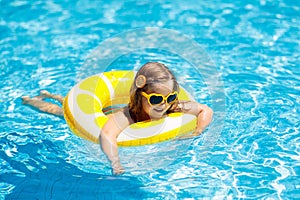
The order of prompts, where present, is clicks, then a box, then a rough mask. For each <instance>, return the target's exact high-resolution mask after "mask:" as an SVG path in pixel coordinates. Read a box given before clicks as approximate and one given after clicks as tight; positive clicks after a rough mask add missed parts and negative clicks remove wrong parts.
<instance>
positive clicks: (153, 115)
mask: <svg viewBox="0 0 300 200" xmlns="http://www.w3.org/2000/svg"><path fill="white" fill-rule="evenodd" d="M163 116H164V114H163V113H153V114H152V115H151V119H154V120H158V119H161V118H162V117H163Z"/></svg>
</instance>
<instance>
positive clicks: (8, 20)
mask: <svg viewBox="0 0 300 200" xmlns="http://www.w3.org/2000/svg"><path fill="white" fill-rule="evenodd" d="M232 2H233V1H228V0H213V1H179V0H175V1H156V2H150V1H149V2H146V1H139V2H138V3H137V2H134V1H127V2H122V1H111V2H109V3H108V2H102V1H94V0H78V1H67V0H56V1H54V0H51V1H29V0H0V8H1V9H0V76H1V82H0V94H1V95H0V102H1V103H0V111H1V115H0V161H1V162H0V163H1V165H0V199H82V198H85V199H202V198H206V199H300V182H299V179H300V133H299V128H300V121H299V116H300V95H299V94H300V68H299V67H300V60H299V57H300V52H299V49H300V36H299V35H300V34H299V33H300V28H299V27H300V2H299V1H296V0H295V1H292V0H275V1H271V0H254V1H248V0H246V1H241V2H235V3H232ZM200 47H201V48H200ZM153 60H154V61H161V62H164V63H165V64H167V65H168V66H170V68H171V69H172V70H173V71H174V73H175V74H176V76H177V78H178V80H179V82H180V83H181V84H183V85H184V86H185V87H186V88H187V89H188V90H189V91H190V92H191V93H192V94H193V95H194V96H195V99H196V100H197V101H199V102H201V103H204V104H207V105H209V106H211V107H212V108H213V109H214V110H215V117H214V121H213V123H212V125H211V126H210V127H209V128H208V129H207V131H206V132H205V133H204V134H203V135H201V136H199V137H196V138H194V139H191V140H180V141H170V142H165V143H162V144H156V145H150V146H144V147H134V148H122V149H120V156H121V160H122V163H123V165H124V167H125V169H126V173H125V174H124V175H122V176H111V174H110V168H109V165H108V163H107V161H106V160H105V157H104V155H103V154H102V153H101V152H100V150H99V146H98V145H96V144H92V143H90V142H88V141H85V140H82V139H80V138H78V137H76V136H75V135H73V134H72V133H71V132H70V130H69V129H68V126H67V125H66V123H65V121H64V120H63V119H61V118H57V117H55V116H51V115H47V114H44V113H40V112H37V111H36V110H33V109H31V108H29V107H26V106H24V105H22V103H21V99H20V97H21V96H23V95H30V96H34V95H37V94H38V93H39V91H40V90H42V89H47V90H49V91H50V92H53V93H57V94H62V95H66V94H67V92H68V91H69V90H70V89H71V88H72V86H73V85H74V84H76V82H77V81H78V80H80V79H82V78H84V77H87V76H89V75H91V74H94V73H99V72H102V71H105V70H106V71H109V70H116V69H137V68H138V67H139V66H141V65H142V64H143V63H145V62H147V61H153Z"/></svg>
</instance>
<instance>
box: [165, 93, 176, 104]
mask: <svg viewBox="0 0 300 200" xmlns="http://www.w3.org/2000/svg"><path fill="white" fill-rule="evenodd" d="M176 98H177V94H172V95H170V96H169V97H168V99H167V102H168V103H172V102H173V101H175V100H176Z"/></svg>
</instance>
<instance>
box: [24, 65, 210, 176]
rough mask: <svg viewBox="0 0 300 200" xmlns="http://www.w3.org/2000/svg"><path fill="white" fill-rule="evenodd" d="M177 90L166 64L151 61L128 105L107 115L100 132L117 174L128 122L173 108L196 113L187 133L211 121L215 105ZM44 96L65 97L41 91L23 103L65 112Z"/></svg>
mask: <svg viewBox="0 0 300 200" xmlns="http://www.w3.org/2000/svg"><path fill="white" fill-rule="evenodd" d="M178 92H179V85H178V83H177V81H176V79H175V77H174V75H173V74H172V72H171V71H170V70H169V69H168V68H167V67H166V66H165V65H163V64H161V63H157V62H149V63H146V64H145V65H143V66H142V67H141V68H140V70H139V71H138V72H137V74H136V76H135V78H134V81H133V84H132V86H131V89H130V100H129V104H128V106H126V107H124V108H123V109H121V110H119V111H117V112H115V113H112V114H110V115H109V116H108V117H109V119H108V121H107V122H106V124H105V125H104V127H103V129H102V131H101V133H100V136H99V142H100V145H101V148H102V151H103V152H104V153H105V154H106V156H107V157H108V159H109V160H110V162H111V166H112V169H113V173H114V174H122V173H124V169H123V167H122V165H121V163H120V159H119V156H118V145H117V138H118V135H119V134H120V133H121V132H122V131H123V130H124V129H125V128H126V127H127V126H129V125H131V124H133V123H136V122H140V121H146V120H157V119H160V118H162V117H165V116H166V114H168V113H172V112H184V113H189V114H193V115H195V116H197V127H196V129H195V131H194V133H193V134H191V135H189V136H188V137H191V136H195V135H199V134H200V133H202V132H203V130H204V129H205V128H206V127H207V126H208V125H209V123H210V122H211V120H212V115H213V111H212V109H210V108H209V107H207V106H205V105H202V104H199V103H197V102H194V101H179V100H178V99H177V94H178ZM43 98H52V99H56V100H58V101H59V102H62V100H63V98H62V97H61V96H59V95H53V94H50V93H49V92H47V91H41V94H40V96H37V97H34V98H32V99H30V98H29V97H27V96H25V97H23V103H24V104H28V105H31V106H33V107H35V108H38V109H39V110H41V111H44V112H48V113H51V114H55V115H59V116H61V115H63V111H62V109H61V108H60V107H59V106H58V105H56V104H52V103H48V102H44V101H42V100H43Z"/></svg>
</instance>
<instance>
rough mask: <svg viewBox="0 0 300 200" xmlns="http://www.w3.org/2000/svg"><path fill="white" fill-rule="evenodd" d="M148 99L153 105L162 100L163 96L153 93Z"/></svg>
mask: <svg viewBox="0 0 300 200" xmlns="http://www.w3.org/2000/svg"><path fill="white" fill-rule="evenodd" d="M149 101H150V103H151V104H153V105H155V104H160V103H161V102H162V101H163V97H161V96H156V95H153V96H151V97H150V99H149Z"/></svg>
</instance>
